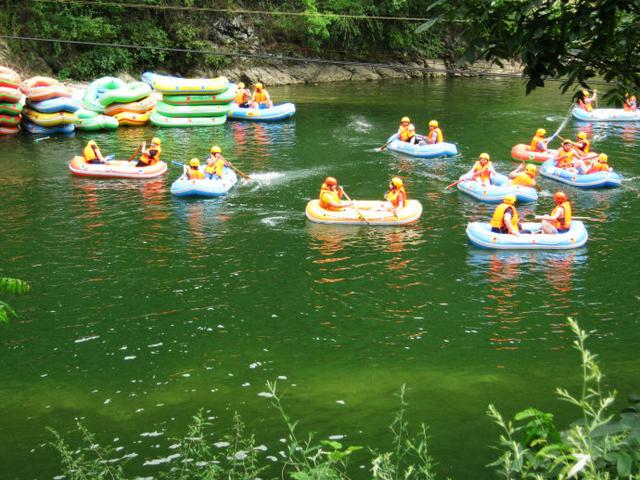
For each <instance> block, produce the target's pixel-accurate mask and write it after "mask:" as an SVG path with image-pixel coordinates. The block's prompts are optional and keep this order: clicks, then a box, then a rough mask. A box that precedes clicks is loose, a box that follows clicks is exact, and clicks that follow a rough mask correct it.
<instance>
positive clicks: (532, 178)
mask: <svg viewBox="0 0 640 480" xmlns="http://www.w3.org/2000/svg"><path fill="white" fill-rule="evenodd" d="M537 174H538V168H537V167H536V166H535V165H533V164H531V163H530V164H528V165H526V166H525V164H524V162H522V163H521V164H520V165H519V166H518V168H516V169H515V170H514V171H513V172H511V173H510V174H509V178H511V179H512V180H511V185H522V186H523V187H533V188H536V186H537V185H538V184H537V183H536V175H537Z"/></svg>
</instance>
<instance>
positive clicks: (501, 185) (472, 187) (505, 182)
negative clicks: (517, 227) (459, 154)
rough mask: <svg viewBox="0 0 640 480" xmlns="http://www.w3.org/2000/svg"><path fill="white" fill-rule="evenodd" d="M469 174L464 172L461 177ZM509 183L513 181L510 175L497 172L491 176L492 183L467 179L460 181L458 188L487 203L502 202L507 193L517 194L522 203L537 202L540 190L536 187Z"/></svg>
mask: <svg viewBox="0 0 640 480" xmlns="http://www.w3.org/2000/svg"><path fill="white" fill-rule="evenodd" d="M467 175H468V174H464V175H463V176H462V177H460V178H463V177H466V176H467ZM509 183H511V179H510V178H509V177H507V176H506V175H502V174H501V173H496V174H494V175H492V176H491V185H482V183H481V182H479V181H477V180H465V181H462V182H460V183H458V190H460V191H461V192H463V193H466V194H467V195H471V196H472V197H473V198H475V199H476V200H480V201H481V202H486V203H500V202H502V199H503V198H504V197H505V196H506V195H510V194H513V195H515V196H516V199H517V200H518V202H520V203H530V202H535V201H536V200H537V199H538V192H537V191H536V189H535V188H533V187H523V186H522V185H509Z"/></svg>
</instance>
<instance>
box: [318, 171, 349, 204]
mask: <svg viewBox="0 0 640 480" xmlns="http://www.w3.org/2000/svg"><path fill="white" fill-rule="evenodd" d="M343 195H344V190H343V189H342V187H340V186H338V180H336V178H335V177H327V178H325V179H324V183H323V184H322V186H321V187H320V196H319V200H320V206H321V207H322V208H324V209H327V210H333V211H339V210H343V209H344V208H346V207H350V206H351V205H353V202H345V201H343V200H342V196H343Z"/></svg>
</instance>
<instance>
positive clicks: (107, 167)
mask: <svg viewBox="0 0 640 480" xmlns="http://www.w3.org/2000/svg"><path fill="white" fill-rule="evenodd" d="M136 163H137V162H135V161H133V162H127V161H126V160H111V161H110V162H107V163H96V164H94V163H87V162H85V160H84V158H83V157H81V156H76V157H73V158H72V159H71V161H70V162H69V170H71V173H73V174H74V175H78V176H80V177H98V178H155V177H159V176H160V175H162V174H164V173H165V172H166V171H167V164H166V163H164V162H158V163H156V164H154V165H151V166H149V167H136Z"/></svg>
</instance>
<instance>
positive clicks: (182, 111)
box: [156, 102, 230, 118]
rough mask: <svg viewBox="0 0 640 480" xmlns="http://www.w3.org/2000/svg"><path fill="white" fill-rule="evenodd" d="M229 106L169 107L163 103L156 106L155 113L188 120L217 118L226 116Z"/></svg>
mask: <svg viewBox="0 0 640 480" xmlns="http://www.w3.org/2000/svg"><path fill="white" fill-rule="evenodd" d="M229 108H230V107H229V104H228V103H227V104H225V105H180V106H177V105H169V104H167V103H165V102H158V103H157V104H156V112H158V113H159V114H160V115H162V116H164V117H174V118H190V117H219V116H222V115H226V114H227V112H228V111H229Z"/></svg>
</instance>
